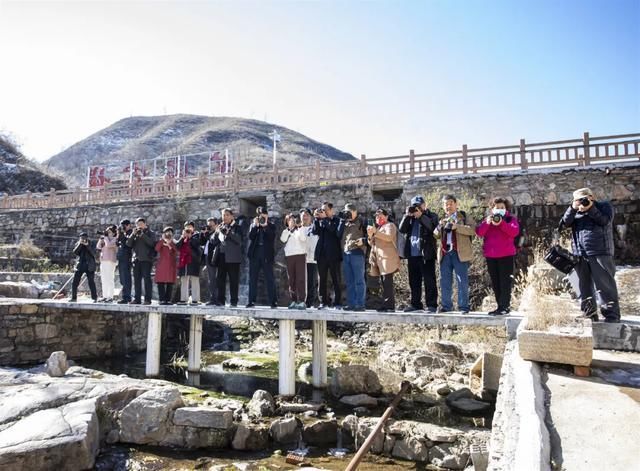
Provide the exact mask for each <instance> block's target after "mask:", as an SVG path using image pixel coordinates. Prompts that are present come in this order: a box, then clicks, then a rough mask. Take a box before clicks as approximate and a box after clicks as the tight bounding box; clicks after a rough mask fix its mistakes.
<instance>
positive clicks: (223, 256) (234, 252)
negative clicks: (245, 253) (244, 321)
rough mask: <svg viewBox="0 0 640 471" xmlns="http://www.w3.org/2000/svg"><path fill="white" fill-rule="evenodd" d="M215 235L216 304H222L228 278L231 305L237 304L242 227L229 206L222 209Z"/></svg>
mask: <svg viewBox="0 0 640 471" xmlns="http://www.w3.org/2000/svg"><path fill="white" fill-rule="evenodd" d="M215 237H216V239H217V242H214V243H215V244H219V245H220V247H219V249H218V250H219V253H218V254H217V255H216V257H217V259H218V260H217V265H218V304H219V305H221V306H224V303H225V297H226V292H227V277H228V278H229V295H230V297H231V307H236V306H238V289H239V287H240V263H242V228H241V227H240V225H239V224H237V223H236V220H235V217H234V215H233V211H232V210H231V209H230V208H225V209H223V210H222V224H220V225H219V226H218V228H217V229H216V233H215Z"/></svg>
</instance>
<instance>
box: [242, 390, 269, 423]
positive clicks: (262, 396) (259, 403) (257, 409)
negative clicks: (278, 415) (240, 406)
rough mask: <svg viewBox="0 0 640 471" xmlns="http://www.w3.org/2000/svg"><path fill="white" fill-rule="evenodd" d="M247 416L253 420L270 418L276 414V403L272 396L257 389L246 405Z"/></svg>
mask: <svg viewBox="0 0 640 471" xmlns="http://www.w3.org/2000/svg"><path fill="white" fill-rule="evenodd" d="M247 408H248V410H249V415H250V416H251V417H255V418H258V419H259V418H261V417H270V416H272V415H274V414H275V412H276V403H275V401H274V400H273V396H272V395H271V394H269V393H268V392H267V391H263V390H262V389H258V390H257V391H256V392H254V393H253V397H252V398H251V400H250V401H249V404H248V405H247Z"/></svg>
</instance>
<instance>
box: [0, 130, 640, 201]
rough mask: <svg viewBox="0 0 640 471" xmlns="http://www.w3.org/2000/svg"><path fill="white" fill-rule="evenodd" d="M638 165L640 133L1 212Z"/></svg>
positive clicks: (74, 196)
mask: <svg viewBox="0 0 640 471" xmlns="http://www.w3.org/2000/svg"><path fill="white" fill-rule="evenodd" d="M633 161H640V133H635V134H620V135H613V136H600V137H590V136H589V133H584V135H583V137H582V138H581V139H568V140H563V141H553V142H538V143H526V142H525V140H524V139H521V140H520V143H519V144H517V145H508V146H500V147H487V148H476V149H470V148H468V147H467V146H466V145H464V146H462V148H461V149H456V150H452V151H444V152H431V153H424V154H416V153H415V152H414V151H413V150H411V151H410V152H409V154H407V155H397V156H390V157H375V158H367V157H366V156H365V155H362V156H361V158H360V160H359V161H358V160H351V161H346V162H336V163H320V162H319V161H316V162H314V163H312V164H310V165H303V166H295V167H287V168H278V167H275V168H273V170H271V171H258V172H255V171H254V172H239V171H237V170H236V171H234V173H232V174H226V175H202V176H197V177H185V178H179V179H170V180H169V179H162V178H156V179H150V180H142V181H140V182H133V183H128V182H126V183H109V184H106V185H105V186H102V187H94V188H80V189H73V190H64V191H54V190H52V191H50V192H47V193H27V194H23V195H16V196H5V197H2V198H0V210H22V209H45V208H68V207H73V206H88V205H89V206H90V205H102V204H111V203H120V202H131V201H140V200H153V199H165V198H175V197H194V196H202V195H206V194H215V193H225V192H227V193H228V192H240V191H251V190H265V189H275V188H301V187H305V186H323V185H329V184H332V183H360V182H365V183H371V184H400V183H402V181H404V180H407V179H409V178H414V177H430V176H439V175H456V174H475V173H484V172H496V171H500V172H505V171H506V172H508V171H514V170H523V169H524V170H526V169H535V168H552V167H578V166H581V167H586V166H590V165H595V164H604V163H612V164H614V163H621V162H633Z"/></svg>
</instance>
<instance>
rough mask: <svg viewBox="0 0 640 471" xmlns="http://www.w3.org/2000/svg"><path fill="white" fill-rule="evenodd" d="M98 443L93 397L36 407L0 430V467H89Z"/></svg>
mask: <svg viewBox="0 0 640 471" xmlns="http://www.w3.org/2000/svg"><path fill="white" fill-rule="evenodd" d="M99 442H100V437H99V424H98V416H97V414H96V409H95V399H86V400H82V401H78V402H74V403H71V404H67V405H64V406H62V407H59V408H55V409H45V410H40V411H37V412H34V413H33V414H30V415H28V416H25V417H22V418H20V419H18V420H17V421H16V422H14V423H12V424H11V425H10V426H8V427H7V428H5V429H3V430H2V431H0V469H7V470H9V469H11V470H32V469H33V470H36V469H55V470H57V471H66V470H78V469H92V468H93V465H94V461H95V457H96V455H97V454H98V449H99V445H100V443H99Z"/></svg>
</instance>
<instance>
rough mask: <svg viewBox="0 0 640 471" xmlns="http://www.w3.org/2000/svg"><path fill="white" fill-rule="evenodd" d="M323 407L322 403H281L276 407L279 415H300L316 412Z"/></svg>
mask: <svg viewBox="0 0 640 471" xmlns="http://www.w3.org/2000/svg"><path fill="white" fill-rule="evenodd" d="M323 407H324V404H322V403H309V402H307V403H305V402H300V403H298V402H281V403H280V404H279V405H278V412H279V413H280V414H288V413H292V414H300V413H303V412H309V411H313V412H318V411H319V410H320V409H322V408H323Z"/></svg>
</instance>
